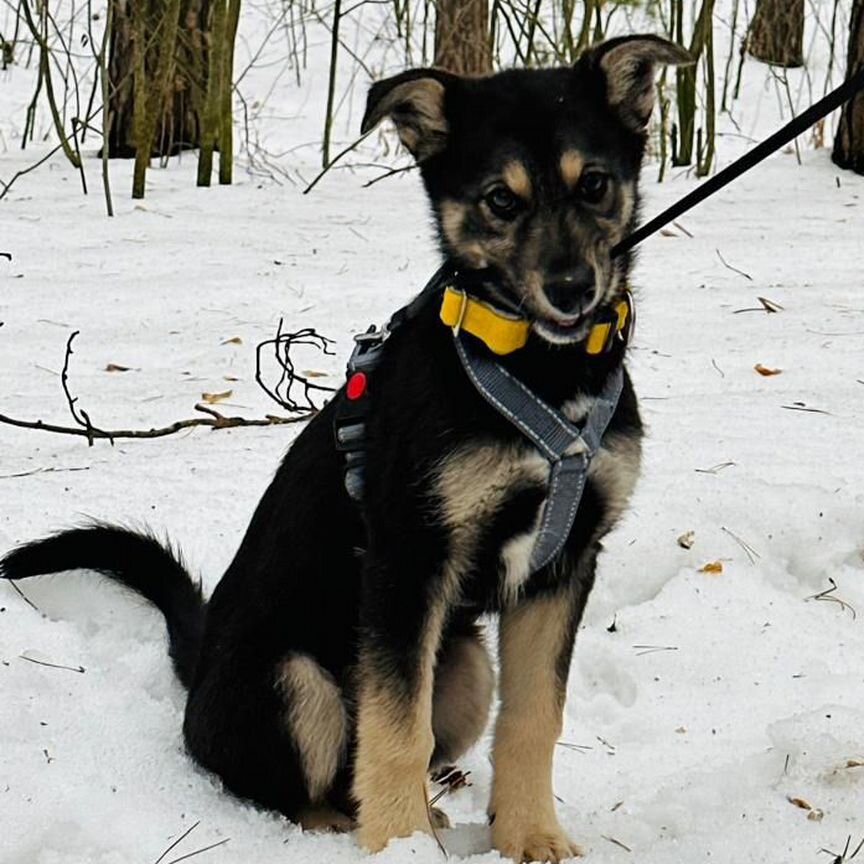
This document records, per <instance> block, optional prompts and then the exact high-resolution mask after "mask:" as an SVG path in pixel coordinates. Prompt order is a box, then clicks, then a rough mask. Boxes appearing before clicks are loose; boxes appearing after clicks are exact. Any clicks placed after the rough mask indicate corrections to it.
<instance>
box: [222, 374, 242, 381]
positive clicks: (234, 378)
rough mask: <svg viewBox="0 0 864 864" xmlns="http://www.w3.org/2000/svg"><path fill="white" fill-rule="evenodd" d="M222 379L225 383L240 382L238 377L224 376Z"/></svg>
mask: <svg viewBox="0 0 864 864" xmlns="http://www.w3.org/2000/svg"><path fill="white" fill-rule="evenodd" d="M222 379H223V380H224V381H239V380H240V379H239V378H238V377H237V376H236V375H223V376H222Z"/></svg>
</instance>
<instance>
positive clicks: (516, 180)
mask: <svg viewBox="0 0 864 864" xmlns="http://www.w3.org/2000/svg"><path fill="white" fill-rule="evenodd" d="M501 176H502V177H503V178H504V182H505V183H506V184H507V185H508V186H509V187H510V190H511V191H512V192H515V193H516V194H517V195H518V196H519V197H520V198H525V199H526V200H527V199H530V198H531V177H530V175H529V174H528V169H527V168H526V167H525V166H524V165H523V164H522V162H520V161H519V160H518V159H511V160H510V161H509V162H508V163H507V164H506V165H505V166H504V168H503V169H502V171H501Z"/></svg>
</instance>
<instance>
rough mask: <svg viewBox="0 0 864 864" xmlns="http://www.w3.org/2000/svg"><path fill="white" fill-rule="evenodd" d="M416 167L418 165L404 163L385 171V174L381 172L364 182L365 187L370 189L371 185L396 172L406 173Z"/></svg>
mask: <svg viewBox="0 0 864 864" xmlns="http://www.w3.org/2000/svg"><path fill="white" fill-rule="evenodd" d="M416 168H417V166H416V165H403V166H402V167H401V168H391V169H390V170H389V171H385V172H384V173H383V174H379V175H378V176H377V177H373V178H372V179H371V180H367V181H366V182H365V183H364V184H363V188H364V189H368V188H369V187H370V186H374V185H375V184H376V183H379V182H380V181H381V180H386V179H387V178H388V177H393V176H394V175H395V174H405V173H407V172H408V171H414V170H415V169H416Z"/></svg>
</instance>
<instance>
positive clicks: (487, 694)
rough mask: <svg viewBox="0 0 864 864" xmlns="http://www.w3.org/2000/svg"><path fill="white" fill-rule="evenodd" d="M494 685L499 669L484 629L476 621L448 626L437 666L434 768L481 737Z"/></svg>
mask: <svg viewBox="0 0 864 864" xmlns="http://www.w3.org/2000/svg"><path fill="white" fill-rule="evenodd" d="M494 689H495V673H494V672H493V670H492V663H491V662H490V660H489V653H488V652H487V650H486V646H485V645H484V644H483V635H482V631H481V629H480V628H479V627H478V626H476V625H473V624H469V625H467V626H463V627H461V628H459V629H456V630H455V632H454V629H451V628H448V632H447V634H446V635H445V638H444V644H443V645H442V649H441V653H440V655H439V657H438V665H437V666H436V668H435V688H434V691H433V696H432V732H433V734H434V735H435V751H434V752H433V754H432V763H431V766H430V767H431V768H438V767H440V766H442V765H447V764H449V763H452V762H455V761H456V760H457V759H458V758H459V757H460V756H461V755H462V754H463V753H465V751H466V750H468V748H469V747H471V746H472V745H473V744H474V743H476V741H477V740H478V739H479V738H480V736H481V735H482V734H483V730H484V729H485V728H486V723H487V721H488V719H489V709H490V707H491V705H492V695H493V692H494Z"/></svg>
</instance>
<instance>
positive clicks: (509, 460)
mask: <svg viewBox="0 0 864 864" xmlns="http://www.w3.org/2000/svg"><path fill="white" fill-rule="evenodd" d="M548 473H549V463H548V462H547V461H546V460H545V459H544V458H543V457H542V456H541V455H540V454H539V453H538V452H537V451H536V450H535V449H534V448H533V447H527V446H526V447H501V446H499V445H497V444H485V445H480V446H477V445H471V446H468V447H466V448H464V449H463V450H457V451H456V452H455V453H452V454H450V455H449V456H447V458H446V459H445V460H444V462H443V464H442V466H441V469H440V473H439V476H438V484H437V486H438V494H439V496H440V498H441V502H442V505H443V508H444V519H445V522H446V524H447V525H448V527H450V528H451V529H453V530H454V532H456V533H458V534H460V535H462V534H466V533H468V534H470V535H471V537H472V538H473V536H474V532H475V531H476V529H477V528H478V527H479V526H480V525H481V524H482V522H483V520H484V519H486V518H487V517H488V516H489V515H491V514H492V513H494V511H495V510H497V509H498V507H500V505H501V501H502V500H503V498H504V496H505V494H506V493H507V491H508V490H509V489H510V488H511V487H512V485H513V483H514V482H517V481H518V482H525V481H532V480H533V481H535V482H538V483H545V482H546V478H547V476H548Z"/></svg>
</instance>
